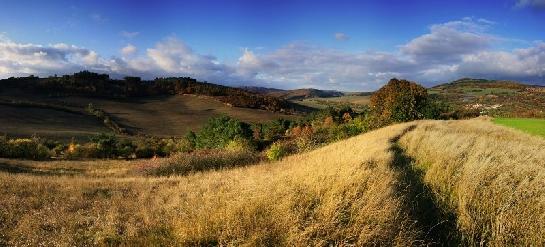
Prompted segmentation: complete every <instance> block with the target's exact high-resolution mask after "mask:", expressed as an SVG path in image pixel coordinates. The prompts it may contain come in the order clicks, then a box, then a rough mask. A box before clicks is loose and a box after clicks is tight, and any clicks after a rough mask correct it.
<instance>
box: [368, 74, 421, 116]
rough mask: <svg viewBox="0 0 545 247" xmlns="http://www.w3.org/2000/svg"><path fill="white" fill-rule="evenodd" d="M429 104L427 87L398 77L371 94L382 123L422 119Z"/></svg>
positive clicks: (376, 114)
mask: <svg viewBox="0 0 545 247" xmlns="http://www.w3.org/2000/svg"><path fill="white" fill-rule="evenodd" d="M427 104H428V93H427V90H426V88H424V87H422V86H420V85H418V84H416V83H414V82H410V81H407V80H398V79H396V78H394V79H391V80H390V81H389V82H388V84H386V85H385V86H383V87H382V88H380V89H379V90H378V91H377V92H375V93H374V94H373V95H372V96H371V108H372V110H373V113H374V115H375V117H376V118H377V121H379V123H380V125H387V124H390V123H397V122H407V121H412V120H416V119H422V118H424V117H425V115H424V114H425V112H426V109H427Z"/></svg>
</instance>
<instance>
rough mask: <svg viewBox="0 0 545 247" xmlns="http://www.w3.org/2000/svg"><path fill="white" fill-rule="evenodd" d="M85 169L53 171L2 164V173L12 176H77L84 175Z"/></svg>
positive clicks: (56, 169) (0, 168)
mask: <svg viewBox="0 0 545 247" xmlns="http://www.w3.org/2000/svg"><path fill="white" fill-rule="evenodd" d="M83 171H84V170H83V169H77V168H53V169H44V170H41V169H37V168H35V167H32V166H27V165H23V164H9V163H4V162H0V172H7V173H12V174H28V175H36V176H54V175H57V176H58V175H76V174H82V173H83Z"/></svg>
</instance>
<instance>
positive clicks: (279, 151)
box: [267, 142, 289, 160]
mask: <svg viewBox="0 0 545 247" xmlns="http://www.w3.org/2000/svg"><path fill="white" fill-rule="evenodd" d="M288 154H289V150H288V147H287V145H286V143H283V142H275V143H273V144H272V145H271V147H269V149H268V150H267V159H269V160H280V159H282V158H283V157H284V156H286V155H288Z"/></svg>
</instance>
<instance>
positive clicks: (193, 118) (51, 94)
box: [0, 71, 312, 140]
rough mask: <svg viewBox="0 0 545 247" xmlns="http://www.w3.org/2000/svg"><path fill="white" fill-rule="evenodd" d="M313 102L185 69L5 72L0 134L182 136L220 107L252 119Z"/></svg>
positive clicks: (287, 114)
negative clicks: (190, 74) (159, 72)
mask: <svg viewBox="0 0 545 247" xmlns="http://www.w3.org/2000/svg"><path fill="white" fill-rule="evenodd" d="M91 105H92V106H93V107H94V108H95V109H94V110H93V111H90V110H89V106H91ZM310 110H312V109H310V108H309V107H306V106H301V105H298V104H296V103H293V102H290V101H287V100H285V99H280V98H276V97H273V96H268V95H263V94H259V93H254V92H250V91H247V90H243V89H240V88H233V87H227V86H222V85H216V84H212V83H206V82H199V81H197V80H195V79H192V78H187V77H181V78H156V79H155V80H150V81H145V80H141V79H140V78H137V77H127V78H125V79H123V80H116V79H110V78H109V76H108V75H105V74H96V73H91V72H87V71H82V72H80V73H76V74H73V75H65V76H61V77H57V76H55V77H48V78H38V77H34V76H30V77H19V78H13V77H12V78H8V79H3V80H0V116H1V117H0V135H3V134H7V135H9V136H23V137H28V136H31V135H33V134H37V135H39V136H43V137H54V138H55V139H68V140H69V139H70V138H72V137H75V138H76V139H84V140H86V139H87V137H88V136H90V135H94V134H96V133H98V132H115V133H118V134H128V135H151V136H161V137H166V136H183V135H185V134H186V133H187V131H190V130H197V129H199V128H200V127H201V126H202V125H203V124H204V123H205V122H206V121H207V120H208V119H209V118H210V117H214V116H218V115H229V116H232V117H235V118H238V119H241V120H243V121H246V122H252V123H253V122H263V121H270V120H274V119H279V118H285V119H286V118H297V117H298V115H300V114H299V113H302V112H306V111H310Z"/></svg>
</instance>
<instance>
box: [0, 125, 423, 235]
mask: <svg viewBox="0 0 545 247" xmlns="http://www.w3.org/2000/svg"><path fill="white" fill-rule="evenodd" d="M406 128H407V125H398V126H394V127H389V128H386V129H382V130H378V131H375V132H372V133H368V134H365V135H362V136H358V137H355V138H352V139H349V140H346V141H342V142H339V143H336V144H332V145H329V146H326V147H324V148H321V149H318V150H315V151H312V152H309V153H304V154H300V155H295V156H291V157H288V158H286V159H284V160H283V161H280V162H275V163H268V164H261V165H256V166H251V167H246V168H236V169H231V170H225V171H212V172H205V173H197V174H194V175H189V176H174V177H168V178H167V177H142V176H139V175H137V174H135V173H134V172H131V170H130V169H129V170H119V169H120V167H121V165H118V164H110V165H111V166H112V169H113V171H111V172H110V171H109V168H108V166H109V165H108V164H101V165H98V166H93V165H92V164H91V163H89V162H88V163H83V164H81V165H75V164H71V163H69V162H57V163H52V164H43V163H37V162H22V161H9V160H0V167H4V169H3V170H4V172H0V181H2V183H1V185H0V245H2V244H9V245H37V244H38V243H41V244H43V245H77V246H82V245H88V244H92V245H96V244H98V245H103V244H126V245H157V244H165V245H209V244H213V245H217V244H221V245H249V246H255V245H269V246H276V245H286V246H288V245H289V246H293V245H298V246H305V245H310V246H316V245H320V246H323V245H329V244H333V245H349V244H353V245H356V246H361V245H382V246H392V245H398V246H406V245H417V244H419V243H422V242H419V240H421V239H423V237H422V236H423V235H422V234H423V232H424V231H420V230H419V229H417V224H416V223H415V221H416V219H414V218H412V217H411V214H410V213H409V211H410V210H409V207H410V206H411V205H413V202H412V201H410V198H408V197H407V196H406V195H407V194H408V193H406V192H407V190H408V188H409V187H410V186H408V185H406V184H403V183H402V179H401V178H400V176H401V173H400V172H399V171H397V170H396V169H393V168H392V167H391V163H392V162H393V161H394V152H393V151H391V142H390V140H391V138H393V137H395V136H397V135H400V134H401V133H402V132H403V131H404V130H405V129H406ZM346 147H352V148H350V149H349V148H346ZM341 157H342V158H341ZM138 162H145V161H138ZM138 162H136V164H135V163H130V164H131V165H129V166H132V167H134V166H138ZM21 163H25V164H21ZM100 163H101V161H96V164H100ZM123 163H124V164H123V165H128V164H129V163H127V162H123ZM22 165H25V167H26V168H25V169H22V170H16V169H15V168H14V167H18V166H22ZM57 166H59V167H67V168H74V169H76V171H74V172H73V173H72V174H70V175H64V174H62V173H59V172H58V170H55V169H56V167H57ZM6 167H9V169H8V168H6ZM77 169H80V170H77ZM89 170H92V171H89ZM47 171H49V172H47ZM16 172H19V173H16ZM108 173H112V174H114V175H113V176H104V174H108Z"/></svg>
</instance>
